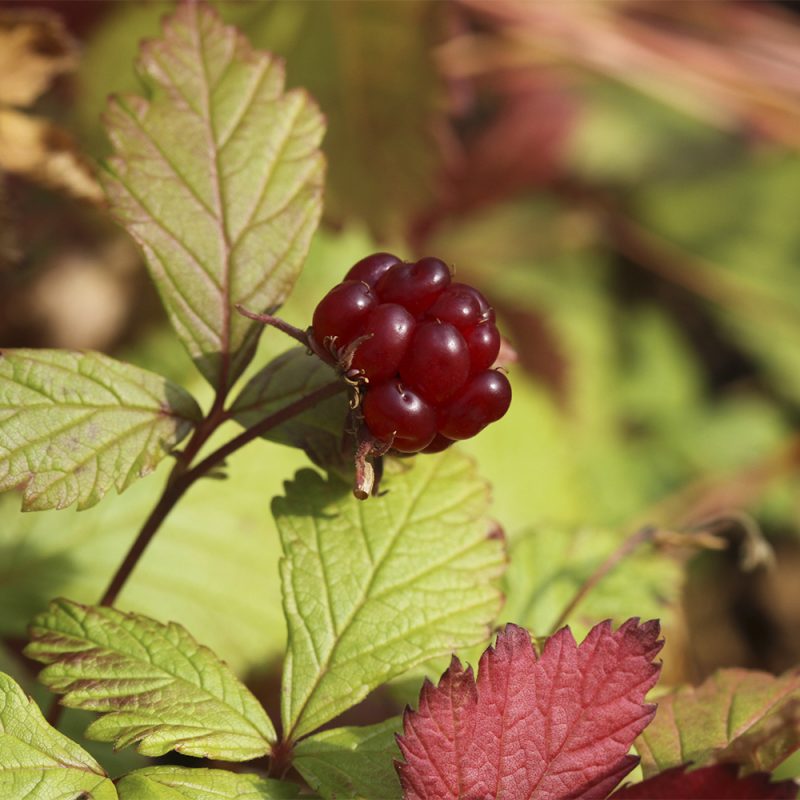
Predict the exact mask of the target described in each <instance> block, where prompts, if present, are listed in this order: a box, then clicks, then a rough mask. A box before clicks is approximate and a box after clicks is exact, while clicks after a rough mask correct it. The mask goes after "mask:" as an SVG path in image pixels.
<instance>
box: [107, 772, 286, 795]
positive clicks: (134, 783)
mask: <svg viewBox="0 0 800 800" xmlns="http://www.w3.org/2000/svg"><path fill="white" fill-rule="evenodd" d="M117 791H118V792H119V798H120V800H220V799H221V798H231V799H232V800H233V798H235V800H292V798H295V797H298V796H299V794H298V791H299V787H298V786H297V785H295V784H291V783H284V782H282V781H273V780H269V779H266V778H260V777H258V776H257V775H247V774H243V773H238V772H228V771H227V770H221V769H186V768H182V767H147V768H146V769H139V770H136V771H135V772H131V773H130V774H129V775H126V776H125V777H124V778H122V780H120V781H119V783H118V784H117Z"/></svg>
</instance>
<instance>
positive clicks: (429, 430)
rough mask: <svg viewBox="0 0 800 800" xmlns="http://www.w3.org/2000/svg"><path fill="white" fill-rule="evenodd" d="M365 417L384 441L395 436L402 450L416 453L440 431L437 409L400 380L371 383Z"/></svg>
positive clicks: (371, 428)
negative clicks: (437, 430)
mask: <svg viewBox="0 0 800 800" xmlns="http://www.w3.org/2000/svg"><path fill="white" fill-rule="evenodd" d="M364 421H365V422H366V423H367V427H368V428H369V431H370V433H371V434H372V435H373V436H374V437H375V438H376V439H380V440H381V441H384V442H388V441H390V440H392V437H393V436H394V440H393V441H392V446H393V447H394V448H395V449H396V450H399V451H400V452H402V453H416V452H418V451H419V450H422V449H423V448H424V447H427V445H429V444H430V443H431V441H432V440H433V437H434V436H435V435H436V412H435V411H434V410H433V408H432V407H431V406H430V405H428V403H426V402H425V401H424V400H423V399H422V398H421V397H420V396H419V395H418V394H417V393H416V392H414V391H412V390H411V389H409V388H408V387H406V386H403V385H402V384H401V383H400V382H399V381H396V380H389V381H385V382H384V383H378V384H376V385H374V386H370V387H369V390H368V391H367V392H366V394H365V396H364Z"/></svg>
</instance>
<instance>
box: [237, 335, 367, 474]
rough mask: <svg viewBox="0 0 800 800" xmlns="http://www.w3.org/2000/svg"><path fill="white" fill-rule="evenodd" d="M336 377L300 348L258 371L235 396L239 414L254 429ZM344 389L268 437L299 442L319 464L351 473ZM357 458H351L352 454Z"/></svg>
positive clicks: (279, 357) (240, 419) (291, 420)
mask: <svg viewBox="0 0 800 800" xmlns="http://www.w3.org/2000/svg"><path fill="white" fill-rule="evenodd" d="M335 379H336V374H335V373H334V372H333V370H332V369H331V368H330V367H329V366H328V365H327V364H325V363H324V362H322V361H321V360H320V359H318V358H316V357H313V356H311V355H309V354H308V353H307V352H306V349H305V348H304V347H295V348H293V349H292V350H288V351H287V352H285V353H283V354H282V355H280V356H278V357H277V358H276V359H274V360H272V361H270V362H269V364H267V365H266V366H265V367H264V368H263V369H261V370H260V371H259V372H257V373H256V374H255V375H254V376H253V377H252V378H251V379H250V381H249V382H248V383H247V385H246V386H245V387H244V389H243V390H242V393H241V394H240V395H239V396H238V397H237V398H236V401H235V402H234V404H233V407H232V411H233V414H234V419H236V421H237V422H239V423H240V424H241V425H242V426H243V427H245V428H249V427H252V426H253V425H255V424H256V423H258V422H260V421H261V420H262V419H264V418H265V417H267V416H269V415H270V414H272V413H274V412H276V411H278V409H280V408H283V407H285V406H287V405H289V404H290V403H292V402H294V401H295V400H298V399H300V398H301V397H303V396H305V395H307V394H310V393H311V392H313V391H314V390H315V389H318V388H320V387H321V386H324V385H325V384H327V383H330V382H331V381H333V380H335ZM347 412H348V405H347V397H346V395H345V394H344V393H342V394H341V395H337V396H336V397H332V398H330V399H329V400H327V401H326V402H324V403H320V404H319V405H317V406H315V407H314V408H312V409H311V410H309V411H306V412H305V413H304V414H300V415H298V416H297V417H293V418H292V419H290V420H288V421H287V422H285V423H283V424H281V425H279V426H277V427H275V428H272V429H270V430H269V431H267V432H266V433H265V434H264V438H265V439H268V440H270V441H273V442H278V443H279V444H285V445H289V446H292V447H299V448H300V449H301V450H303V451H305V453H306V454H307V455H308V456H309V458H311V460H312V461H314V463H316V464H319V465H321V466H323V467H326V468H328V469H331V468H336V469H338V470H340V471H343V472H346V471H347V469H348V467H349V468H350V471H352V466H351V465H349V464H348V455H347V453H346V452H345V450H344V448H343V447H342V437H343V431H344V429H345V424H346V422H347ZM349 460H350V461H352V459H349Z"/></svg>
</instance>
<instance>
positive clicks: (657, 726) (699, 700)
mask: <svg viewBox="0 0 800 800" xmlns="http://www.w3.org/2000/svg"><path fill="white" fill-rule="evenodd" d="M799 699H800V674H798V673H796V672H793V673H789V674H787V675H784V676H781V677H776V676H774V675H770V674H768V673H766V672H756V671H748V670H743V669H722V670H718V671H717V672H715V673H714V674H713V675H712V676H711V677H710V678H708V679H707V680H706V681H705V682H704V683H703V684H702V685H700V686H697V687H695V686H685V687H682V688H680V689H677V690H676V691H674V692H672V693H670V694H668V695H666V696H664V697H662V698H660V699H659V701H658V713H657V714H656V718H655V720H653V723H652V725H650V726H649V727H648V728H647V730H646V731H645V732H644V733H643V734H642V735H641V736H640V737H639V739H638V740H637V742H636V749H637V750H638V751H639V753H640V754H641V756H642V768H643V770H644V774H645V775H646V776H648V775H653V774H655V773H656V772H661V771H663V770H666V769H668V768H670V767H676V766H679V765H680V764H685V763H687V762H690V761H691V762H693V763H694V764H703V763H706V762H708V761H709V760H712V759H716V758H724V759H726V760H735V761H737V762H739V763H741V764H744V765H745V766H747V767H749V768H750V769H758V770H768V771H770V770H772V769H774V768H775V767H776V766H777V765H778V764H779V763H780V762H781V761H783V760H784V759H785V758H787V757H788V756H789V755H791V754H792V753H793V752H795V751H796V750H797V749H798V748H800V726H799V725H798V715H797V702H798V700H799ZM786 712H788V714H786Z"/></svg>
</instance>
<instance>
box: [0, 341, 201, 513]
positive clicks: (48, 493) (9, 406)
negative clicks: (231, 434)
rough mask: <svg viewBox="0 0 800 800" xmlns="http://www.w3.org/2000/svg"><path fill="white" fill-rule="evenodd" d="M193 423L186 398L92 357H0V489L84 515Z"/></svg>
mask: <svg viewBox="0 0 800 800" xmlns="http://www.w3.org/2000/svg"><path fill="white" fill-rule="evenodd" d="M200 417H201V412H200V409H199V408H198V406H197V403H196V402H195V401H194V399H193V398H192V397H191V395H189V394H188V393H187V392H186V391H184V390H183V389H181V388H180V387H179V386H176V385H174V384H172V383H170V382H169V381H167V380H166V379H165V378H162V377H161V376H160V375H155V374H154V373H152V372H147V371H146V370H143V369H139V368H138V367H134V366H132V365H131V364H125V363H123V362H121V361H115V360H114V359H113V358H109V357H108V356H104V355H102V354H100V353H90V352H87V353H85V352H77V351H68V350H0V491H2V490H5V489H12V488H15V487H22V488H23V495H22V498H23V500H22V503H23V508H24V509H25V510H28V511H40V510H43V509H47V508H66V507H67V506H70V505H72V504H73V503H77V504H78V508H81V509H83V508H88V507H89V506H93V505H94V504H95V503H97V502H99V501H100V500H101V499H102V497H103V495H105V493H106V492H107V491H108V490H109V489H111V488H112V487H114V486H115V487H116V488H117V491H120V492H121V491H123V490H124V489H127V488H128V486H130V485H131V483H133V482H134V481H135V480H136V479H137V478H139V477H142V476H144V475H147V474H148V473H150V472H152V471H153V469H155V467H156V465H157V464H158V462H159V461H160V460H161V459H162V458H163V457H164V456H165V455H166V454H167V453H168V452H169V450H170V449H171V448H173V447H174V446H175V445H176V444H177V443H178V442H180V441H181V439H183V437H184V436H186V434H187V433H188V432H189V430H190V429H191V428H192V426H193V425H194V423H195V422H197V421H198V420H199V419H200Z"/></svg>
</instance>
